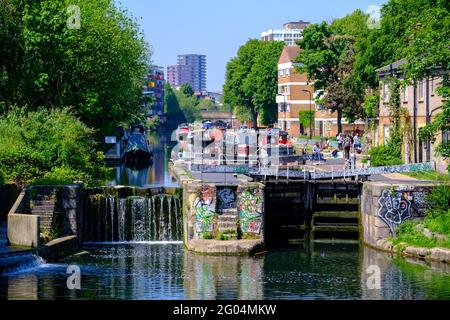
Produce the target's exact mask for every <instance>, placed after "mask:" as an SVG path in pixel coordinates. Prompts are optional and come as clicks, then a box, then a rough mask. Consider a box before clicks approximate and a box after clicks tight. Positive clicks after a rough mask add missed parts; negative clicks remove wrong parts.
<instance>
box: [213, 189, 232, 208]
mask: <svg viewBox="0 0 450 320" xmlns="http://www.w3.org/2000/svg"><path fill="white" fill-rule="evenodd" d="M217 198H218V200H219V203H218V207H219V209H220V210H226V209H233V208H236V193H235V192H234V190H233V189H232V188H221V189H219V190H218V191H217Z"/></svg>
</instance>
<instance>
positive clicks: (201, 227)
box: [194, 187, 216, 233]
mask: <svg viewBox="0 0 450 320" xmlns="http://www.w3.org/2000/svg"><path fill="white" fill-rule="evenodd" d="M194 209H195V229H196V231H197V233H202V232H212V231H214V218H215V215H216V205H215V201H214V189H213V188H210V187H204V188H202V190H201V191H200V194H199V195H198V196H197V197H196V198H195V200H194Z"/></svg>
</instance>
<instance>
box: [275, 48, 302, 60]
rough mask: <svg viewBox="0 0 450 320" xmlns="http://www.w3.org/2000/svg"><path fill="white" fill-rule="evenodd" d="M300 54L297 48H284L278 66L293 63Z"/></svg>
mask: <svg viewBox="0 0 450 320" xmlns="http://www.w3.org/2000/svg"><path fill="white" fill-rule="evenodd" d="M299 52H300V47H299V46H285V47H284V48H283V52H282V53H281V56H280V59H279V60H278V64H282V63H289V62H293V61H294V60H295V58H297V56H298V54H299Z"/></svg>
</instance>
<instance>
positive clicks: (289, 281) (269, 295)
mask: <svg viewBox="0 0 450 320" xmlns="http://www.w3.org/2000/svg"><path fill="white" fill-rule="evenodd" d="M84 250H85V251H84V252H82V253H81V254H78V255H76V256H72V257H69V258H67V259H66V260H64V261H62V262H60V263H57V264H41V265H40V266H38V267H35V268H33V269H28V270H26V271H22V272H17V273H13V274H9V275H6V276H2V277H0V299H196V300H197V299H450V274H449V273H448V272H445V271H444V270H440V269H439V268H437V269H432V268H429V267H427V266H422V265H419V264H411V263H408V262H406V261H404V260H402V259H393V258H391V257H389V256H388V255H387V254H385V253H380V252H376V251H374V250H371V249H366V248H365V249H362V248H360V247H359V245H358V244H357V243H353V244H351V243H346V244H331V243H315V244H312V245H309V246H308V247H304V246H303V245H299V246H293V247H290V248H285V249H279V250H274V251H272V252H268V253H266V254H264V255H260V256H256V257H218V256H204V255H197V254H194V253H190V252H186V251H185V250H184V249H183V246H182V244H181V243H139V244H109V245H86V246H85V247H84ZM373 262H376V263H377V265H379V267H380V269H381V273H380V276H381V283H380V289H376V288H375V289H373V288H372V289H369V288H368V286H367V282H368V281H369V283H371V282H370V279H368V276H370V273H369V274H368V273H367V272H366V271H367V268H368V267H369V266H370V265H371V264H372V263H373ZM69 265H77V266H79V267H80V270H81V282H80V285H81V290H68V289H67V286H66V281H67V277H68V275H67V274H66V271H67V268H68V266H69Z"/></svg>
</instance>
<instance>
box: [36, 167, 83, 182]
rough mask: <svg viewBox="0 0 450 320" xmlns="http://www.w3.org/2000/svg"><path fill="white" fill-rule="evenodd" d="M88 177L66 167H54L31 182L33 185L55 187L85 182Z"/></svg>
mask: <svg viewBox="0 0 450 320" xmlns="http://www.w3.org/2000/svg"><path fill="white" fill-rule="evenodd" d="M87 180H89V177H88V176H87V175H86V174H85V173H83V172H79V171H76V170H73V169H70V168H66V167H55V168H52V170H51V171H49V172H46V173H45V174H44V176H43V177H42V178H37V179H35V180H33V181H32V183H31V184H33V185H40V186H56V185H65V184H71V183H73V182H75V181H87Z"/></svg>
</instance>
